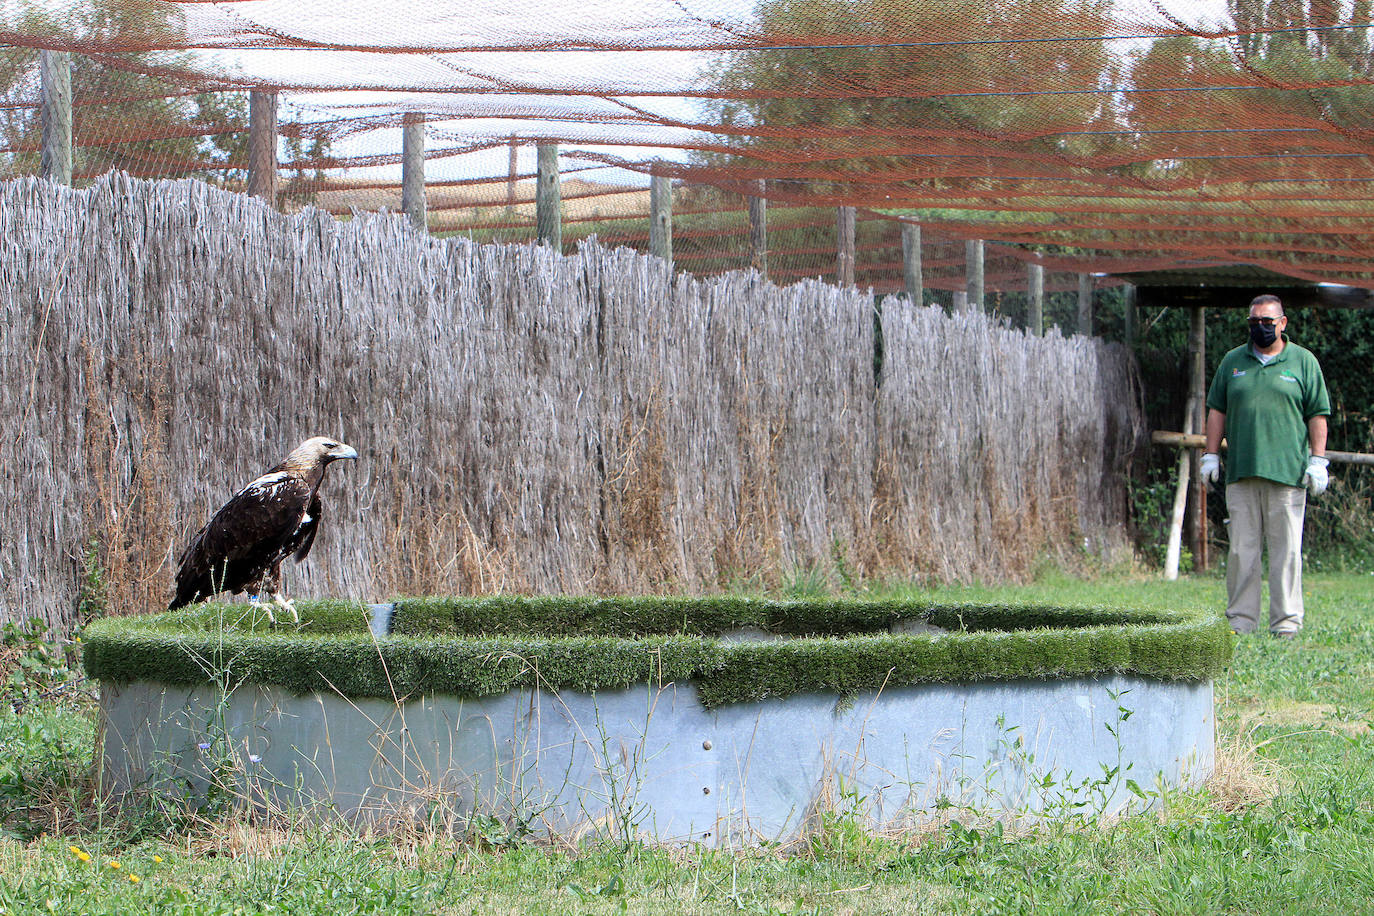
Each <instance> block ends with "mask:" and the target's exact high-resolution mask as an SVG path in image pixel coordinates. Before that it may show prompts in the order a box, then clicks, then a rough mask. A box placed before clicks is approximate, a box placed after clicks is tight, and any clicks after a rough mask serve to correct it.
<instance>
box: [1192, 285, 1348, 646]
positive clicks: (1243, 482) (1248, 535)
mask: <svg viewBox="0 0 1374 916" xmlns="http://www.w3.org/2000/svg"><path fill="white" fill-rule="evenodd" d="M1249 326H1250V340H1249V342H1248V343H1246V344H1245V345H1243V346H1239V347H1236V348H1235V349H1234V350H1232V351H1231V352H1229V353H1227V354H1226V356H1225V357H1223V358H1222V360H1221V365H1220V366H1218V367H1217V374H1216V377H1215V378H1213V379H1212V387H1211V388H1210V389H1209V390H1208V392H1207V448H1206V453H1205V454H1204V455H1203V456H1202V464H1201V471H1202V477H1203V480H1205V481H1207V482H1209V483H1216V482H1217V480H1218V478H1219V477H1220V472H1221V460H1220V458H1219V457H1218V455H1217V453H1218V451H1219V450H1220V448H1221V437H1222V435H1223V434H1224V435H1225V436H1226V439H1227V443H1228V449H1227V455H1226V509H1227V512H1228V513H1229V514H1230V516H1231V518H1230V521H1229V523H1228V524H1229V528H1230V535H1231V549H1230V553H1229V555H1228V556H1227V558H1226V593H1227V603H1226V617H1227V619H1228V620H1229V621H1230V622H1231V629H1232V630H1234V631H1235V632H1236V633H1253V632H1254V631H1255V629H1256V627H1257V626H1258V623H1259V608H1260V552H1261V549H1262V548H1267V549H1268V551H1269V632H1270V633H1271V634H1272V635H1274V636H1279V637H1284V638H1288V639H1292V638H1293V636H1294V635H1295V634H1296V633H1297V631H1298V630H1299V629H1301V628H1302V524H1303V513H1304V512H1305V510H1306V508H1307V492H1308V491H1309V490H1310V491H1311V493H1312V495H1313V496H1316V495H1318V494H1320V493H1322V492H1324V491H1325V490H1326V485H1327V470H1326V466H1327V459H1326V418H1327V416H1328V415H1329V414H1330V413H1331V400H1330V398H1329V397H1328V395H1327V393H1326V379H1325V378H1324V377H1323V376H1322V370H1321V366H1320V365H1318V364H1317V358H1316V357H1315V356H1313V355H1312V353H1311V351H1309V350H1306V349H1304V348H1302V347H1300V346H1298V345H1297V344H1295V343H1293V342H1292V341H1291V340H1289V339H1288V338H1287V337H1286V336H1284V333H1283V332H1284V330H1285V329H1286V328H1287V327H1288V318H1287V317H1286V316H1285V315H1284V314H1283V304H1282V303H1281V302H1279V298H1278V296H1271V295H1264V296H1257V297H1256V298H1255V300H1254V301H1253V302H1251V303H1250V317H1249ZM1304 486H1305V487H1306V489H1304Z"/></svg>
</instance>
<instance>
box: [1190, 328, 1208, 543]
mask: <svg viewBox="0 0 1374 916" xmlns="http://www.w3.org/2000/svg"><path fill="white" fill-rule="evenodd" d="M1188 361H1189V367H1188V413H1189V416H1190V418H1191V420H1192V430H1193V431H1197V430H1203V429H1206V428H1207V421H1206V417H1207V406H1206V398H1207V378H1206V372H1207V315H1206V309H1204V308H1202V307H1201V306H1193V307H1192V308H1190V309H1189V310H1188ZM1187 455H1188V457H1189V460H1190V462H1191V463H1192V477H1193V497H1192V505H1193V524H1192V526H1191V529H1192V530H1191V535H1192V537H1191V538H1190V543H1189V547H1191V548H1192V551H1193V568H1194V569H1197V570H1204V569H1207V567H1208V557H1207V488H1206V482H1205V481H1204V480H1203V479H1202V473H1201V468H1200V467H1199V466H1198V461H1199V456H1198V455H1197V453H1196V452H1188V453H1187Z"/></svg>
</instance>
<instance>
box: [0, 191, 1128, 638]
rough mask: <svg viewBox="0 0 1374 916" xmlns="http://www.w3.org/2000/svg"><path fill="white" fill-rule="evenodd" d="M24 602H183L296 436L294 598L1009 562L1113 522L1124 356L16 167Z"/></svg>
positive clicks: (637, 586)
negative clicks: (316, 459)
mask: <svg viewBox="0 0 1374 916" xmlns="http://www.w3.org/2000/svg"><path fill="white" fill-rule="evenodd" d="M0 225H3V226H4V229H3V232H2V233H0V373H3V384H0V462H2V463H3V466H4V467H5V468H6V470H7V474H6V475H5V479H4V480H3V482H0V487H3V490H4V492H3V498H2V499H0V533H2V535H3V546H0V620H4V619H15V618H22V617H25V616H29V615H35V614H36V615H40V616H43V617H44V618H46V619H47V620H49V621H50V622H53V623H56V624H59V625H65V624H68V623H70V622H71V620H72V619H73V615H74V614H75V608H76V604H77V600H78V597H79V592H80V587H81V585H80V584H81V581H82V578H83V568H84V566H85V564H86V562H87V559H88V557H89V558H90V559H91V560H94V561H98V563H99V566H100V568H101V570H102V571H103V573H102V575H103V579H104V583H105V586H106V588H107V590H108V598H109V601H110V603H111V605H112V606H113V607H114V608H115V609H116V610H118V611H121V612H123V611H142V610H150V609H155V608H160V607H162V606H164V605H165V603H166V601H167V599H168V596H169V594H170V582H171V576H172V572H173V568H172V565H173V561H174V558H175V556H176V554H177V552H178V551H179V550H180V548H181V546H182V545H183V544H184V543H185V540H186V538H187V537H188V535H189V534H190V533H191V532H192V531H193V530H194V529H195V528H196V527H198V526H199V525H201V524H202V523H203V522H204V521H205V520H206V519H207V518H208V517H209V515H210V513H211V512H213V511H214V509H215V508H217V507H218V506H219V505H220V504H221V503H222V502H223V501H224V500H225V499H226V498H227V497H228V496H229V494H230V493H231V492H232V491H233V490H234V489H236V488H237V487H239V486H241V485H242V484H243V483H245V482H246V481H247V480H249V479H250V478H252V477H253V476H255V475H256V474H258V473H261V472H262V471H263V470H265V469H266V468H268V467H269V466H271V465H273V464H275V463H276V462H277V461H278V460H280V458H281V457H282V456H283V455H284V454H285V453H286V451H287V450H288V449H290V448H291V447H292V446H294V445H295V444H296V443H297V442H298V441H300V440H301V439H303V438H305V437H307V436H309V435H313V434H317V433H319V434H329V435H338V436H342V437H343V438H344V439H345V441H348V442H349V443H351V444H353V445H355V446H356V447H357V448H358V449H359V451H360V452H361V453H362V456H363V457H362V460H360V461H359V462H357V464H356V466H355V465H353V464H351V463H350V464H349V465H348V466H346V467H342V468H338V467H336V468H335V469H334V471H332V472H331V474H330V476H329V479H328V480H327V481H326V482H325V487H324V490H325V494H324V495H325V499H326V520H325V524H324V527H323V531H322V534H321V537H320V540H319V541H318V542H317V543H316V545H315V549H314V552H313V553H312V555H311V557H310V558H309V560H308V561H307V562H306V563H305V564H304V565H303V566H301V567H298V568H295V569H292V570H290V571H289V572H288V583H289V585H290V586H291V588H292V593H293V594H296V595H300V596H326V595H336V596H349V597H359V598H372V599H382V598H385V597H388V596H392V595H396V594H399V593H408V594H416V593H454V594H471V593H490V592H501V591H529V592H573V593H581V592H592V591H597V592H654V591H674V592H684V591H685V592H695V591H709V590H712V589H717V588H720V587H723V586H726V585H729V584H732V583H735V582H738V581H741V580H746V581H751V582H755V583H758V584H762V585H776V584H778V583H780V582H782V581H785V580H786V578H787V577H788V576H790V575H793V574H796V573H797V572H799V571H814V570H819V571H821V572H822V573H823V574H825V575H830V576H834V575H837V574H838V573H837V570H839V569H840V568H841V567H842V568H843V569H844V570H846V571H848V572H852V573H853V574H857V575H899V576H913V575H925V576H930V577H934V578H937V579H958V578H973V577H997V578H1001V577H1008V576H1010V577H1015V576H1018V575H1022V574H1024V573H1025V571H1026V570H1027V569H1028V568H1029V565H1030V563H1031V562H1032V560H1033V559H1034V558H1035V557H1037V556H1041V555H1045V554H1049V555H1053V556H1058V557H1068V556H1071V555H1073V554H1074V553H1076V552H1077V551H1080V550H1081V549H1082V545H1083V543H1084V542H1085V541H1086V543H1087V544H1088V547H1089V549H1090V550H1091V551H1093V552H1095V553H1100V552H1102V551H1103V550H1105V549H1108V548H1110V547H1111V546H1113V545H1116V544H1119V542H1120V537H1121V535H1120V528H1121V521H1122V518H1123V512H1124V494H1123V485H1122V483H1121V480H1120V476H1119V472H1120V470H1121V467H1122V465H1123V463H1124V461H1125V460H1126V457H1127V455H1128V454H1129V452H1130V451H1131V449H1132V447H1133V445H1134V441H1135V436H1136V432H1137V430H1138V427H1139V414H1138V408H1137V406H1136V405H1137V401H1138V395H1137V392H1136V391H1135V389H1134V383H1133V380H1132V379H1133V376H1132V374H1131V369H1130V361H1129V357H1128V356H1127V355H1126V354H1125V353H1124V352H1122V351H1120V350H1119V349H1117V348H1114V347H1110V346H1106V345H1104V344H1102V343H1100V342H1097V341H1093V340H1090V339H1085V338H1073V339H1064V338H1061V337H1058V336H1057V335H1052V336H1050V337H1047V338H1044V339H1036V338H1030V337H1027V336H1026V335H1024V334H1022V333H1020V332H1015V331H1010V330H1006V329H1004V328H1001V327H999V326H997V325H996V324H994V323H993V322H991V321H990V320H988V319H986V318H984V317H982V316H960V317H956V318H950V317H947V316H946V315H944V314H943V313H942V312H939V311H938V310H929V309H911V308H910V307H909V305H908V304H907V302H906V300H904V299H888V300H886V301H885V302H884V304H883V310H882V314H883V334H884V346H885V352H886V360H885V363H884V365H883V369H882V375H881V386H879V385H878V384H877V383H876V380H875V377H874V359H873V354H874V346H875V341H874V333H875V330H874V327H875V325H874V309H873V299H872V297H871V296H869V295H866V294H864V293H862V292H860V291H858V290H855V289H839V288H836V287H833V286H828V285H825V284H821V283H818V282H815V281H808V282H802V283H798V284H796V285H793V286H788V287H777V286H774V285H771V284H769V283H766V282H763V281H761V280H760V279H759V278H758V276H757V275H754V274H749V273H732V274H726V275H723V276H721V277H718V278H714V279H711V280H699V279H695V278H693V277H691V276H689V275H677V276H674V275H673V274H672V273H671V272H670V271H669V270H668V269H667V268H666V266H665V265H664V264H663V263H661V262H659V261H657V260H655V259H652V258H648V257H645V256H642V255H638V254H636V253H634V252H632V251H628V250H624V249H620V250H607V249H605V248H602V247H600V246H598V245H596V244H591V243H589V244H584V245H583V246H581V248H580V249H579V250H578V252H577V253H576V254H573V255H570V256H562V255H558V254H555V253H554V252H552V251H550V250H548V249H547V248H537V247H530V246H491V245H489V246H477V245H474V244H472V243H470V242H468V241H464V240H437V239H433V238H430V237H428V236H425V235H423V234H421V233H418V232H415V231H413V230H412V229H410V228H409V227H408V226H407V225H406V224H404V222H403V221H402V220H401V219H399V218H394V217H365V218H359V219H355V220H353V221H351V222H336V221H335V220H334V219H333V218H331V217H329V216H328V215H326V214H323V213H320V212H318V211H305V212H302V213H300V214H297V215H294V216H290V217H287V216H282V215H280V214H278V213H276V212H273V211H272V210H270V209H268V208H266V207H265V206H263V205H262V204H261V203H260V202H258V201H256V200H253V199H250V198H245V197H242V196H238V195H234V194H229V193H225V192H222V191H218V190H215V189H212V188H210V187H207V186H205V185H203V184H199V183H196V182H191V181H177V182H142V181H137V180H132V179H129V178H127V177H123V176H119V175H113V176H110V177H108V178H106V179H102V180H101V181H100V182H99V183H97V184H96V185H95V186H93V187H91V188H90V189H87V190H81V191H74V190H70V189H67V188H62V187H58V186H55V185H51V184H48V183H45V182H41V181H36V180H32V179H22V180H17V181H12V182H7V183H4V184H0Z"/></svg>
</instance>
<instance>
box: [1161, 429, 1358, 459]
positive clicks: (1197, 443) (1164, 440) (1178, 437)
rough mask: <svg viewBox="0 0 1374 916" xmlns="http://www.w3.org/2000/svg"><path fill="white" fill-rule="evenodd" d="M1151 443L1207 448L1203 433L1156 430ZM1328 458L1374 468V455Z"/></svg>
mask: <svg viewBox="0 0 1374 916" xmlns="http://www.w3.org/2000/svg"><path fill="white" fill-rule="evenodd" d="M1150 441H1151V442H1152V443H1154V444H1155V445H1171V446H1173V447H1175V448H1194V449H1196V448H1206V447H1207V437H1206V436H1204V435H1202V434H1201V433H1180V432H1169V431H1167V430H1155V431H1154V432H1152V433H1150ZM1221 447H1222V448H1223V449H1224V448H1226V440H1225V439H1223V440H1221ZM1326 457H1327V458H1329V459H1331V463H1332V464H1363V465H1370V466H1374V455H1371V454H1367V453H1365V452H1335V451H1330V450H1328V451H1327V453H1326Z"/></svg>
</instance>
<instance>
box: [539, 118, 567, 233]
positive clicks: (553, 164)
mask: <svg viewBox="0 0 1374 916" xmlns="http://www.w3.org/2000/svg"><path fill="white" fill-rule="evenodd" d="M536 172H537V175H536V178H535V182H536V186H535V190H534V223H535V228H536V231H537V233H538V238H539V241H540V243H541V244H545V245H548V246H550V247H551V248H553V250H554V251H562V250H563V212H562V211H563V192H562V190H561V189H560V187H559V184H558V144H557V143H541V144H539V163H538V166H537V168H536Z"/></svg>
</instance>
